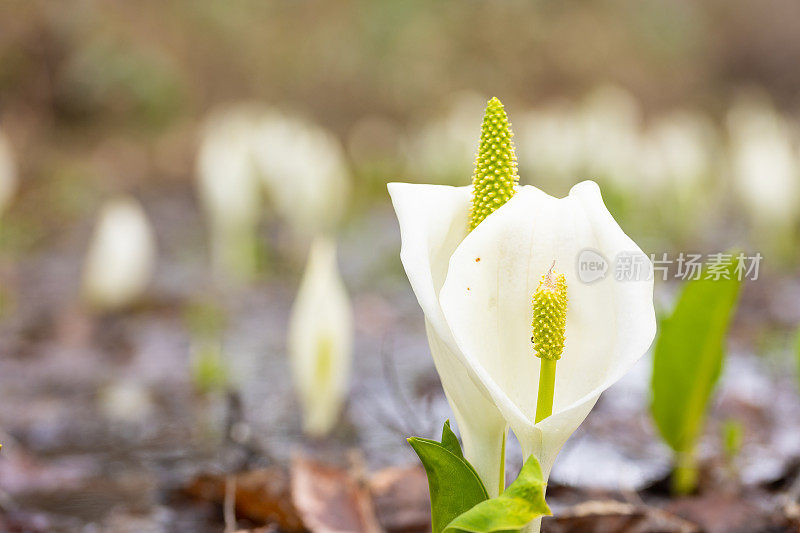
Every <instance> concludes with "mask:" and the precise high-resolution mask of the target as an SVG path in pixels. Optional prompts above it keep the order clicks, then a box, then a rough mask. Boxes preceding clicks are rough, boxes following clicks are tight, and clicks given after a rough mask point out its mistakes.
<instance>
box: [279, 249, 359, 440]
mask: <svg viewBox="0 0 800 533" xmlns="http://www.w3.org/2000/svg"><path fill="white" fill-rule="evenodd" d="M288 351H289V359H290V365H291V370H292V377H293V379H294V385H295V388H296V390H297V393H298V396H299V398H300V403H301V406H302V409H303V429H304V431H305V432H306V433H307V434H308V435H311V436H315V437H320V436H323V435H325V434H327V433H329V432H330V431H331V429H333V426H334V425H335V424H336V421H337V420H338V418H339V413H340V411H341V409H342V405H343V404H344V400H345V398H346V396H347V390H348V387H349V381H350V370H351V369H350V367H351V362H352V357H353V311H352V307H351V305H350V299H349V298H348V296H347V291H346V290H345V287H344V283H343V282H342V278H341V276H340V275H339V269H338V267H337V265H336V246H335V244H334V243H333V242H332V241H331V240H329V239H328V238H325V237H318V238H316V239H314V241H313V242H312V244H311V251H310V254H309V257H308V264H307V266H306V270H305V273H304V274H303V281H302V282H301V284H300V290H299V292H298V294H297V299H296V300H295V303H294V307H293V308H292V314H291V317H290V319H289V338H288Z"/></svg>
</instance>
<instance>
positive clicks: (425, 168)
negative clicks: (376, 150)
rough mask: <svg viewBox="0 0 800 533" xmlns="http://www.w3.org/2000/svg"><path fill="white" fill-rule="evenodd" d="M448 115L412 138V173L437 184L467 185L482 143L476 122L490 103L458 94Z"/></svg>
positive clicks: (469, 94) (477, 96) (470, 94)
mask: <svg viewBox="0 0 800 533" xmlns="http://www.w3.org/2000/svg"><path fill="white" fill-rule="evenodd" d="M448 100H449V101H450V104H449V105H448V109H447V112H446V113H444V114H443V115H442V116H440V117H436V118H434V119H433V120H431V121H430V122H428V123H426V124H422V125H421V126H420V127H419V128H417V130H416V131H415V132H413V133H412V134H411V138H410V141H409V143H408V146H407V150H408V157H407V166H408V172H409V173H410V174H411V175H412V176H414V177H415V178H419V179H424V180H427V181H433V182H434V183H442V184H453V183H463V182H464V181H465V180H467V179H469V176H470V174H471V173H472V165H473V163H474V162H475V151H476V150H477V149H478V139H477V137H476V136H475V134H474V128H473V127H472V126H473V121H474V118H475V116H476V115H479V114H480V113H481V112H482V111H483V108H484V106H485V105H486V99H485V98H484V97H483V96H481V95H480V94H477V93H475V92H471V91H464V92H458V93H455V94H453V95H451V96H450V98H449V99H448Z"/></svg>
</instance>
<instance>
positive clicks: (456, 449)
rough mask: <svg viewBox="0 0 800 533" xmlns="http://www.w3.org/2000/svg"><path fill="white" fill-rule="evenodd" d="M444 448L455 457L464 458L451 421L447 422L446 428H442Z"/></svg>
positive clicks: (445, 422) (445, 423)
mask: <svg viewBox="0 0 800 533" xmlns="http://www.w3.org/2000/svg"><path fill="white" fill-rule="evenodd" d="M442 446H444V447H445V448H447V449H448V450H449V451H450V452H451V453H453V454H454V455H457V456H458V457H461V458H463V457H464V454H463V453H462V452H461V444H459V442H458V437H456V434H455V433H453V430H452V429H450V421H449V420H445V421H444V426H442ZM470 466H472V465H470Z"/></svg>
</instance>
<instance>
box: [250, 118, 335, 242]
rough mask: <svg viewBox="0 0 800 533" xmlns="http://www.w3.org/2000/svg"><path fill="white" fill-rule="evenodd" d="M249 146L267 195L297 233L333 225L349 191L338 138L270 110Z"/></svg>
mask: <svg viewBox="0 0 800 533" xmlns="http://www.w3.org/2000/svg"><path fill="white" fill-rule="evenodd" d="M251 147H252V150H253V157H254V161H255V163H256V168H257V170H258V174H259V175H260V177H261V180H262V183H263V185H264V188H265V189H266V191H267V194H268V195H269V197H270V199H271V200H272V203H273V205H274V207H275V209H276V211H277V212H278V214H279V215H280V216H281V217H282V218H283V219H284V220H286V221H287V222H288V223H289V224H290V225H291V227H292V229H293V230H294V232H295V233H296V234H297V235H301V236H305V237H310V236H313V235H316V234H317V233H320V232H330V231H331V230H332V229H333V228H335V226H336V225H337V224H338V223H339V222H340V220H341V218H342V216H343V214H344V208H345V205H346V201H347V198H348V195H349V192H350V175H349V172H348V168H347V164H346V162H345V158H344V154H343V152H342V148H341V146H340V145H339V143H338V141H337V140H336V138H334V137H333V136H332V135H331V134H330V133H328V132H327V131H325V130H324V129H322V128H321V127H319V126H317V125H315V124H312V123H309V122H307V121H304V120H302V119H300V118H297V117H293V116H289V115H286V114H283V113H281V112H278V111H276V110H270V111H266V112H264V113H263V114H262V115H261V116H260V117H259V119H258V125H257V128H256V130H255V132H254V137H253V142H252V143H251Z"/></svg>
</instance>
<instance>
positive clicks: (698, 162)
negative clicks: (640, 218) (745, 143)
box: [638, 110, 718, 199]
mask: <svg viewBox="0 0 800 533" xmlns="http://www.w3.org/2000/svg"><path fill="white" fill-rule="evenodd" d="M717 153H718V141H717V138H716V131H715V130H714V125H713V123H712V122H711V120H710V119H708V117H706V116H705V115H703V114H701V113H699V112H697V111H688V110H674V111H671V112H670V113H668V114H666V115H662V116H660V117H658V118H657V119H656V120H655V121H654V123H653V124H652V125H650V127H649V128H648V129H647V131H646V132H645V134H644V136H643V139H642V143H641V146H640V149H639V162H638V166H639V172H638V174H639V175H640V176H641V177H642V178H643V180H642V181H643V182H642V186H643V187H645V188H646V189H647V190H648V191H649V192H650V194H651V195H652V196H654V197H657V198H663V194H665V193H666V194H670V195H671V196H673V197H679V198H682V199H685V198H689V197H695V196H697V195H702V191H703V190H704V189H708V182H709V181H710V177H711V176H712V174H713V172H714V165H715V158H716V156H717Z"/></svg>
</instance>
